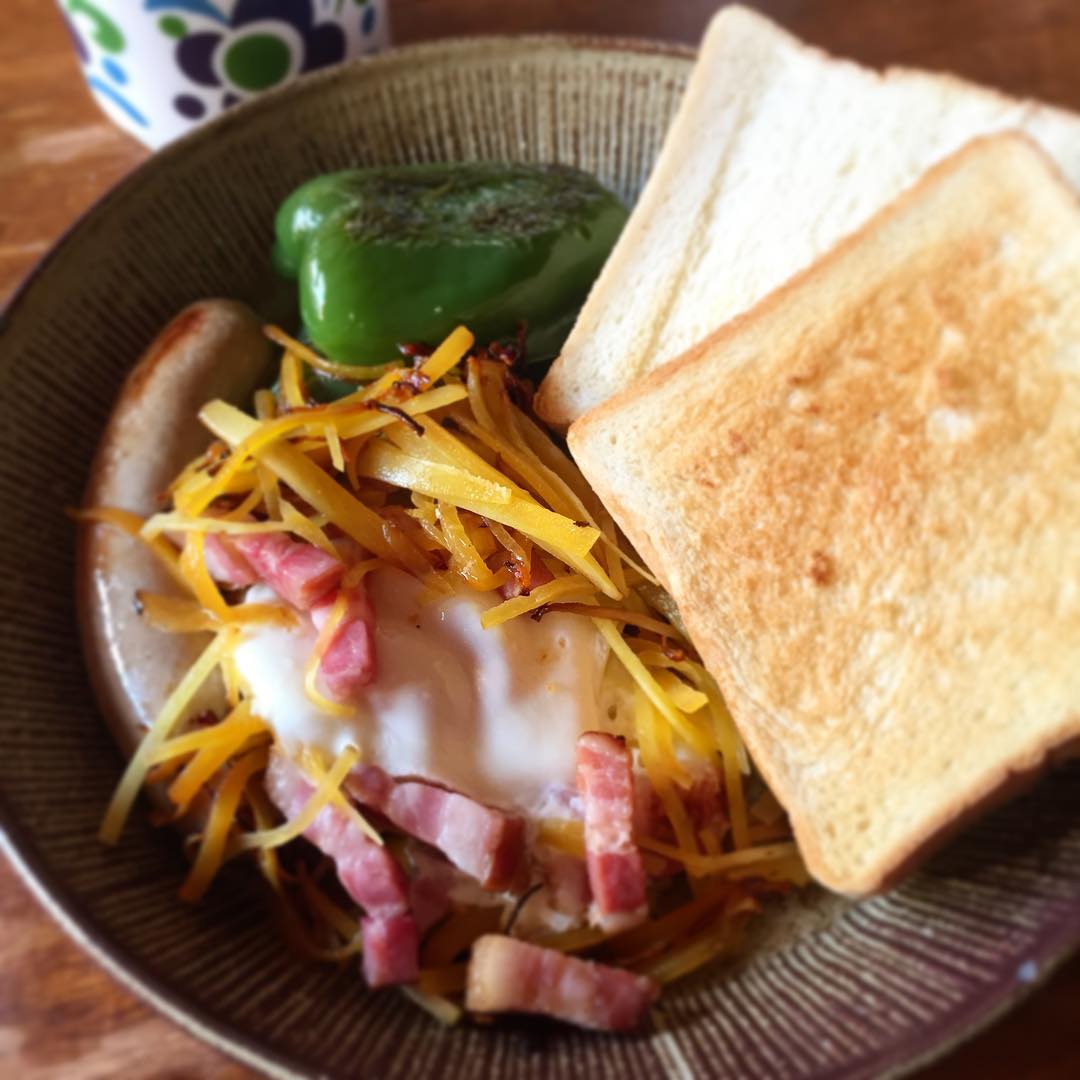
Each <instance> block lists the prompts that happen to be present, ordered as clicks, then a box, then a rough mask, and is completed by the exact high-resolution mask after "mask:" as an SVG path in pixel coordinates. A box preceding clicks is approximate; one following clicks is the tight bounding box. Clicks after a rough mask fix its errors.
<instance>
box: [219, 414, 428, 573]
mask: <svg viewBox="0 0 1080 1080" xmlns="http://www.w3.org/2000/svg"><path fill="white" fill-rule="evenodd" d="M202 416H203V421H204V423H207V424H208V425H209V426H210V428H211V430H213V431H214V432H215V434H218V435H219V437H221V438H224V439H225V441H226V442H232V443H237V442H241V441H242V440H243V439H245V438H246V437H247V436H248V435H250V434H251V433H252V430H253V428H257V426H258V425H257V422H256V421H255V420H252V419H251V417H249V416H245V415H244V414H243V413H242V412H240V410H239V409H234V408H233V407H232V406H231V405H226V404H225V403H224V402H221V401H218V402H211V404H210V405H208V406H206V408H205V409H203V412H202ZM256 456H257V457H258V459H259V460H260V461H261V462H262V463H263V464H265V465H266V466H267V467H268V468H269V469H270V470H271V471H272V472H273V473H274V474H275V475H276V476H277V477H278V479H279V480H281V481H283V482H284V483H286V484H288V486H289V487H291V488H292V490H293V491H295V492H296V493H297V495H299V496H300V498H302V499H303V500H304V501H305V502H306V503H308V504H309V505H310V506H312V507H314V509H315V510H317V511H318V512H319V513H322V514H325V515H326V517H327V518H328V520H330V521H332V522H333V523H334V524H335V525H337V527H338V528H339V529H341V531H342V532H343V533H345V534H346V535H347V536H350V537H352V539H353V540H355V541H356V542H357V543H358V544H359V545H360V546H361V547H363V548H366V549H367V550H368V551H371V552H373V553H374V554H376V555H379V556H380V557H381V558H384V559H386V560H387V561H388V562H392V563H394V564H396V565H399V566H404V568H405V569H407V570H411V571H413V572H414V573H416V574H418V575H420V574H425V573H427V571H428V569H429V565H428V562H427V559H425V558H424V555H423V552H421V551H420V550H419V549H418V548H416V547H415V545H413V544H411V543H410V542H409V541H408V539H407V538H406V537H405V536H404V535H403V534H402V533H401V531H400V530H396V529H386V530H384V524H385V523H384V521H383V519H382V518H381V517H379V515H378V514H377V513H376V512H375V511H374V510H371V509H369V508H368V507H366V506H365V505H364V504H363V503H362V502H360V501H359V500H358V499H356V498H355V497H354V496H352V495H350V494H349V493H348V492H347V491H346V490H345V489H344V488H343V487H342V486H341V485H340V484H338V483H337V482H336V481H335V480H334V479H333V478H332V477H330V476H328V475H327V474H326V473H325V472H324V471H323V470H322V469H320V468H319V466H318V465H316V464H315V463H314V462H313V461H311V460H310V459H308V458H307V457H305V456H304V455H303V454H302V453H300V451H299V450H296V449H295V448H293V447H291V446H288V445H286V444H284V443H276V444H273V445H270V446H266V447H265V448H263V449H261V450H258V451H257V452H256Z"/></svg>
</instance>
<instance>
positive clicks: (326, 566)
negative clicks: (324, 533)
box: [233, 533, 345, 611]
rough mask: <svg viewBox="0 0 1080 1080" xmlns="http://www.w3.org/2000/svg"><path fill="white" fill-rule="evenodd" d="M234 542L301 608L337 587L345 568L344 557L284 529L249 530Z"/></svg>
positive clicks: (264, 576) (261, 573) (263, 576)
mask: <svg viewBox="0 0 1080 1080" xmlns="http://www.w3.org/2000/svg"><path fill="white" fill-rule="evenodd" d="M233 544H235V546H236V548H237V550H238V551H239V552H240V554H241V555H243V557H244V558H245V559H247V561H248V562H249V563H250V564H251V566H252V568H253V569H254V571H255V573H257V574H258V575H259V577H260V578H261V579H262V580H263V581H265V582H266V584H267V585H269V586H270V587H271V588H272V589H273V590H274V592H276V593H277V594H278V595H279V596H281V597H283V598H284V599H285V600H287V601H288V602H289V603H290V604H292V605H293V607H297V608H299V609H300V610H301V611H307V610H308V609H309V608H311V607H312V606H313V605H314V604H315V603H316V602H317V601H318V600H321V599H322V598H323V597H324V596H326V594H327V593H328V592H330V591H331V590H332V589H336V588H337V586H338V583H339V582H340V581H341V576H342V574H344V572H345V566H344V564H343V563H342V562H341V560H339V559H335V558H334V557H333V556H332V555H328V554H327V553H326V552H325V551H322V550H320V549H319V548H317V547H315V545H314V544H308V543H306V542H304V541H297V540H290V539H289V538H288V537H287V536H286V535H285V534H284V533H249V534H248V535H246V536H237V537H235V538H234V539H233Z"/></svg>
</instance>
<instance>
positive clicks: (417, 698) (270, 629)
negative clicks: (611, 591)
mask: <svg viewBox="0 0 1080 1080" xmlns="http://www.w3.org/2000/svg"><path fill="white" fill-rule="evenodd" d="M367 584H368V588H369V591H370V595H371V599H372V603H373V604H374V608H375V626H376V631H375V647H376V656H377V663H378V675H377V678H376V680H375V682H374V683H373V684H372V685H371V686H369V687H368V688H367V689H366V691H365V699H364V702H363V703H362V705H361V706H360V707H359V708H358V709H356V710H354V711H352V712H351V713H350V714H349V715H348V716H344V717H339V716H334V715H331V714H329V713H326V712H322V711H320V710H319V708H318V707H317V706H316V705H314V704H313V703H312V702H311V700H310V699H309V698H308V697H307V696H306V695H305V693H304V665H305V663H306V661H307V659H308V656H309V655H310V653H311V650H312V648H313V646H314V644H315V631H314V629H313V628H312V627H311V625H310V622H309V621H308V620H306V619H305V620H302V622H303V626H301V627H297V628H295V629H286V628H282V627H277V626H270V625H267V626H259V627H255V628H252V629H251V630H250V631H249V632H248V633H247V635H246V636H245V640H244V641H243V642H242V643H241V644H240V645H239V646H238V647H237V649H236V652H235V659H236V664H237V668H238V670H239V673H240V675H241V677H242V678H243V679H244V680H245V681H246V683H247V684H248V686H249V687H250V690H251V693H252V696H253V699H254V700H253V703H252V704H253V711H254V712H255V714H256V715H258V716H260V717H262V718H263V719H264V720H266V721H267V722H268V723H269V724H270V725H271V726H272V727H273V728H274V731H275V734H276V736H277V738H278V740H279V741H280V742H282V743H283V744H284V745H285V746H286V748H291V749H292V750H293V751H294V752H298V751H299V748H300V747H301V746H314V747H317V748H319V749H321V750H323V751H324V752H325V753H327V754H328V755H330V756H336V755H337V754H339V753H340V752H341V751H342V750H343V749H344V748H345V747H346V746H348V745H350V744H352V745H355V746H357V747H358V748H359V750H360V752H361V756H362V759H363V760H364V761H366V762H370V763H372V764H376V765H379V766H381V767H382V768H384V769H385V770H386V771H387V772H389V773H391V774H392V775H394V776H399V777H400V776H414V777H420V778H423V779H427V780H433V781H435V782H437V783H440V784H444V785H446V786H448V787H450V788H453V789H454V790H457V791H460V792H462V793H464V794H466V795H469V796H471V797H472V798H475V799H478V800H480V801H482V802H485V803H489V804H491V805H495V806H501V807H507V808H515V809H518V810H521V811H524V812H526V813H530V814H535V813H536V812H537V811H538V810H539V808H540V807H541V806H542V805H543V803H544V801H545V799H546V798H549V797H550V790H551V788H552V787H566V788H573V787H574V783H575V778H574V751H575V743H576V740H577V736H578V735H579V734H580V733H581V732H582V731H587V730H610V729H611V728H612V726H613V723H614V724H616V725H617V723H618V716H617V714H618V712H619V711H620V708H619V700H620V699H619V698H618V697H613V696H612V693H611V691H610V690H609V688H608V687H607V686H606V684H605V678H604V671H605V665H606V661H607V655H608V647H607V645H606V644H605V643H604V641H603V639H602V638H601V637H600V635H599V634H598V633H597V632H596V628H595V627H594V626H593V624H592V621H591V620H589V619H583V618H580V617H578V616H574V615H560V614H552V615H548V616H546V617H545V618H544V619H543V620H542V621H540V622H536V621H534V620H532V619H529V618H521V619H515V620H513V621H511V622H508V623H505V624H503V625H500V626H496V627H492V628H491V629H488V630H484V629H483V628H482V627H481V625H480V617H481V615H482V614H483V613H484V612H485V611H487V610H488V609H489V608H491V607H493V606H495V604H497V603H498V602H499V597H498V595H497V594H490V593H487V594H484V593H477V592H476V591H474V590H471V589H467V588H462V589H461V591H458V592H456V593H454V594H453V595H451V596H448V597H440V598H439V599H438V600H436V601H434V602H432V601H430V600H425V602H421V595H420V594H421V586H420V584H419V583H418V582H417V581H416V580H415V579H414V578H412V577H411V576H410V575H408V574H405V573H402V572H401V571H398V570H394V569H389V568H387V569H382V570H379V571H377V572H375V573H373V574H372V575H371V576H370V577H369V578H368V579H367ZM272 600H273V594H272V593H271V592H270V591H269V590H268V589H266V588H265V587H262V586H260V587H257V588H255V589H252V590H251V592H250V593H249V595H248V601H249V602H262V603H266V602H271V601H272ZM609 709H610V712H611V713H612V714H615V719H614V720H613V717H612V715H609Z"/></svg>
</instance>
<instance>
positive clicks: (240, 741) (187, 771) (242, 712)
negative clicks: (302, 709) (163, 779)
mask: <svg viewBox="0 0 1080 1080" xmlns="http://www.w3.org/2000/svg"><path fill="white" fill-rule="evenodd" d="M268 733H269V728H268V726H267V725H266V724H265V723H264V722H263V721H262V720H259V719H258V718H257V717H254V716H252V715H251V707H250V705H249V704H248V702H246V701H241V702H240V704H239V705H237V706H236V708H234V709H233V710H232V712H231V713H229V715H228V716H227V717H226V718H225V719H224V720H222V721H221V723H219V724H215V725H214V726H213V727H212V728H208V729H206V735H207V738H205V739H204V740H203V741H202V743H201V745H200V746H199V747H198V750H197V752H196V754H195V756H194V757H193V758H192V759H191V761H189V762H188V764H187V765H185V766H184V770H183V772H181V773H180V775H179V776H178V777H177V778H176V779H175V780H174V781H173V782H172V784H171V785H170V786H169V793H168V794H169V800H170V801H171V802H172V804H173V807H174V811H173V817H174V818H181V817H183V816H184V814H186V813H187V811H188V809H189V808H190V806H191V803H192V800H193V799H194V798H195V796H196V795H198V794H199V792H200V791H201V790H202V789H203V787H204V785H205V784H206V782H207V781H208V780H209V779H210V777H212V776H213V775H214V773H216V772H217V771H218V769H220V768H221V766H222V765H224V764H225V762H226V761H228V760H229V758H231V757H233V756H234V755H235V754H236V753H237V752H238V751H239V750H241V748H243V747H244V746H245V745H246V744H247V742H248V740H249V739H250V738H251V737H252V736H253V735H261V734H268ZM198 734H200V735H202V734H203V732H199V733H198ZM180 738H181V739H183V738H184V736H181V737H180ZM167 747H168V743H166V744H165V746H163V747H161V750H160V751H158V752H159V753H160V752H161V751H163V750H165V749H166V748H167ZM156 756H157V755H156V754H155V757H156Z"/></svg>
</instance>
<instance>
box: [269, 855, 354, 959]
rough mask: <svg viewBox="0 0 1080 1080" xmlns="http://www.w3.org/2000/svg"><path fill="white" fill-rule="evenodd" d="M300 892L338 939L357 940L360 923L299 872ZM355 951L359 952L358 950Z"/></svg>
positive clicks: (304, 872) (309, 877) (305, 873)
mask: <svg viewBox="0 0 1080 1080" xmlns="http://www.w3.org/2000/svg"><path fill="white" fill-rule="evenodd" d="M262 850H263V851H268V852H269V851H273V847H266V846H264V847H263V848H262ZM299 880H300V891H301V892H302V893H303V894H304V899H305V900H306V901H307V904H308V906H309V907H310V908H311V910H312V911H313V912H314V913H315V914H316V915H317V916H318V917H319V918H320V919H321V920H322V921H323V922H324V923H326V925H327V926H329V927H330V928H331V929H332V930H333V931H334V932H335V933H336V934H337V935H338V936H339V937H341V938H342V939H343V940H345V941H346V942H349V943H352V942H355V941H357V940H358V938H359V935H360V921H359V919H357V918H356V917H355V916H353V915H350V914H349V913H348V912H347V911H346V910H345V909H344V908H342V907H339V906H338V905H337V904H335V903H334V901H333V900H331V899H330V897H329V896H327V895H326V893H324V892H323V891H322V889H320V888H319V886H318V885H316V884H315V882H314V881H312V880H311V875H310V874H308V873H307V872H306V871H301V873H300V875H299ZM355 951H357V952H359V951H361V950H360V949H356V950H355Z"/></svg>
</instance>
